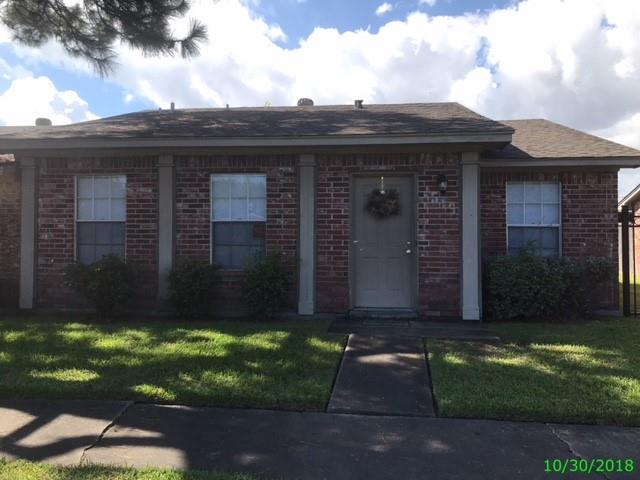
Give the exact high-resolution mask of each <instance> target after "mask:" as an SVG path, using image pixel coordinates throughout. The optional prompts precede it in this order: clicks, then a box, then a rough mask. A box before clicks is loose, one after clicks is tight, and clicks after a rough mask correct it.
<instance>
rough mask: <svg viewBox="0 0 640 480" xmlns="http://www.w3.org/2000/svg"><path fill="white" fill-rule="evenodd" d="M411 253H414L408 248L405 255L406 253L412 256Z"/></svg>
mask: <svg viewBox="0 0 640 480" xmlns="http://www.w3.org/2000/svg"><path fill="white" fill-rule="evenodd" d="M411 252H412V250H411V249H410V248H407V249H406V250H405V251H404V253H405V254H406V255H411Z"/></svg>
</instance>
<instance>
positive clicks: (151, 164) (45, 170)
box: [36, 157, 158, 307]
mask: <svg viewBox="0 0 640 480" xmlns="http://www.w3.org/2000/svg"><path fill="white" fill-rule="evenodd" d="M76 175H126V176H127V226H126V256H127V261H128V262H130V263H131V264H132V265H133V266H134V268H135V272H136V295H135V299H136V302H135V303H137V304H138V305H137V306H144V305H148V304H150V303H151V302H152V301H153V299H155V297H156V292H157V271H158V265H157V264H158V260H157V258H158V254H157V242H158V227H157V224H158V178H157V164H156V159H155V157H127V158H77V159H66V158H50V159H42V162H41V163H40V170H39V177H38V185H39V186H38V189H39V195H38V240H37V242H38V261H37V279H36V282H37V297H38V298H37V304H38V305H39V306H44V307H63V306H69V305H77V304H78V299H77V296H76V295H75V294H74V293H73V292H72V291H70V290H69V289H68V288H66V287H65V286H64V285H63V282H62V272H63V269H64V267H65V266H66V265H68V264H70V263H73V262H74V260H75V251H74V248H75V238H74V237H75V215H74V206H75V198H74V196H75V181H74V179H75V176H76ZM134 306H136V305H134Z"/></svg>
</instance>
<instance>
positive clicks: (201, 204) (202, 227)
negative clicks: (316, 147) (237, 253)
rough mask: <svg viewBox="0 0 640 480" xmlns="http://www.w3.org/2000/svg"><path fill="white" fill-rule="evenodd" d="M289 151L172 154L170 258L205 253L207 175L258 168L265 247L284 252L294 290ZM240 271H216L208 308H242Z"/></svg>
mask: <svg viewBox="0 0 640 480" xmlns="http://www.w3.org/2000/svg"><path fill="white" fill-rule="evenodd" d="M296 162H297V156H295V155H217V156H181V157H177V158H176V258H177V260H178V261H179V260H180V258H195V259H200V260H204V261H209V259H210V248H211V220H210V218H211V216H210V195H211V192H210V187H211V184H210V178H211V174H213V173H262V174H266V176H267V222H266V228H265V244H266V248H267V251H281V252H283V253H284V254H285V258H289V259H291V260H290V262H291V263H290V265H291V275H292V279H293V281H294V288H293V289H292V298H291V305H290V306H289V307H290V308H293V296H294V295H295V294H296V288H295V285H296V280H297V261H296V259H297V258H298V257H297V241H298V220H297V219H298V213H297V212H298V210H297V208H298V183H297V171H296ZM241 278H242V273H241V272H234V271H221V272H220V280H221V284H220V291H219V292H218V294H217V298H216V299H215V302H214V310H215V311H214V313H215V314H218V315H234V314H239V313H244V312H243V310H242V308H241V305H240V304H239V302H237V301H236V302H234V300H237V299H238V298H239V294H240V281H241Z"/></svg>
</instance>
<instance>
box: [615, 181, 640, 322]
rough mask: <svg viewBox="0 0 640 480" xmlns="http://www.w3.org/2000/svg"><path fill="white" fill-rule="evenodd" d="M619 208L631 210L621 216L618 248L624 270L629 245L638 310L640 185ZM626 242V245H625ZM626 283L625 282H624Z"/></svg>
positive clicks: (631, 272)
mask: <svg viewBox="0 0 640 480" xmlns="http://www.w3.org/2000/svg"><path fill="white" fill-rule="evenodd" d="M618 210H619V211H620V212H622V211H623V210H627V211H628V212H629V214H628V215H629V216H628V217H627V218H625V219H622V218H621V222H620V228H619V238H620V245H619V249H618V255H619V270H620V272H621V276H622V272H623V258H624V251H623V249H624V248H625V247H627V249H628V255H629V263H628V265H629V282H630V287H629V288H630V290H631V291H632V292H631V298H632V303H631V307H632V309H633V311H634V312H636V313H637V312H638V311H639V310H640V305H638V303H637V295H636V293H637V292H638V287H637V285H638V284H639V283H640V185H638V186H637V187H636V188H634V189H633V190H631V192H629V193H628V194H627V195H625V196H624V197H623V198H622V200H620V201H619V202H618ZM624 221H626V222H627V224H628V226H629V228H628V230H627V232H626V233H627V237H626V242H625V237H624V234H623V232H624V225H623V222H624ZM624 243H626V245H623V244H624ZM623 283H624V282H623Z"/></svg>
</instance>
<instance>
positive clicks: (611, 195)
mask: <svg viewBox="0 0 640 480" xmlns="http://www.w3.org/2000/svg"><path fill="white" fill-rule="evenodd" d="M508 180H511V181H553V182H560V183H561V185H562V200H561V202H562V205H561V210H562V212H561V215H562V254H563V255H564V256H566V257H573V258H580V257H586V256H598V257H608V258H611V260H612V262H613V263H615V264H616V265H617V264H618V219H617V204H618V175H617V173H616V172H578V171H573V172H557V173H550V172H548V173H543V172H540V173H536V172H499V171H484V172H482V175H481V189H480V195H481V208H480V210H481V213H480V216H481V237H482V256H483V257H484V258H487V257H489V256H492V255H502V254H504V253H506V249H507V233H506V232H507V229H506V182H507V181H508ZM607 297H608V299H607V301H608V302H611V303H612V304H615V303H616V302H617V282H616V284H615V285H614V286H613V287H612V289H611V291H610V292H608V293H607Z"/></svg>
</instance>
